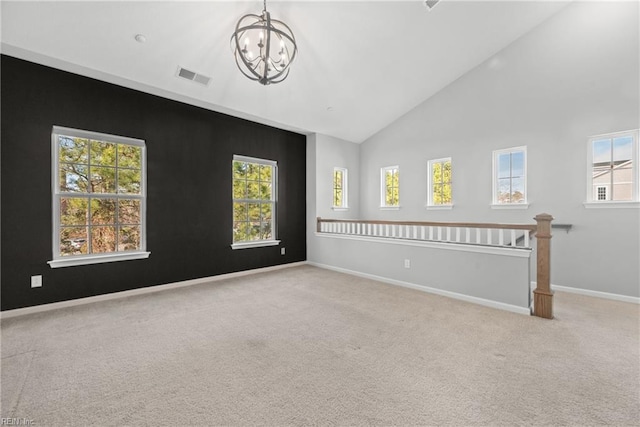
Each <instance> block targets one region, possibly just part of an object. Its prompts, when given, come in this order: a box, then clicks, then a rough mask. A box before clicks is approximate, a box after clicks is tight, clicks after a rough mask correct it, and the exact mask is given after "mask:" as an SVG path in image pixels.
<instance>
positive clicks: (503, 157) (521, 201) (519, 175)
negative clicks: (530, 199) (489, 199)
mask: <svg viewBox="0 0 640 427" xmlns="http://www.w3.org/2000/svg"><path fill="white" fill-rule="evenodd" d="M492 206H493V207H514V208H517V207H522V208H526V207H527V206H528V205H527V147H515V148H509V149H506V150H496V151H494V152H493V205H492Z"/></svg>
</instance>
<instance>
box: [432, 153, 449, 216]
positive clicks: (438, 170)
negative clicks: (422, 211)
mask: <svg viewBox="0 0 640 427" xmlns="http://www.w3.org/2000/svg"><path fill="white" fill-rule="evenodd" d="M427 169H428V172H427V192H428V194H427V206H432V207H433V206H439V207H451V206H452V205H453V201H452V200H453V199H452V197H451V157H448V158H446V159H437V160H429V163H428V167H427Z"/></svg>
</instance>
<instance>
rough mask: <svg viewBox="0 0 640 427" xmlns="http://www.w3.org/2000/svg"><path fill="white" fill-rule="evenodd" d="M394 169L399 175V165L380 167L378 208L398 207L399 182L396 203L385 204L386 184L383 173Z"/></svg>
mask: <svg viewBox="0 0 640 427" xmlns="http://www.w3.org/2000/svg"><path fill="white" fill-rule="evenodd" d="M390 170H395V171H396V173H397V174H398V177H399V176H400V166H397V165H396V166H385V167H383V168H380V209H382V210H397V209H400V184H399V183H398V204H397V205H387V197H386V195H387V184H386V180H385V175H386V172H387V171H390Z"/></svg>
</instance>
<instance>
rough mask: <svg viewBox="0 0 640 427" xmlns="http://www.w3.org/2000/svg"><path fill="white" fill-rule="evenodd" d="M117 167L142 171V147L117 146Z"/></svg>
mask: <svg viewBox="0 0 640 427" xmlns="http://www.w3.org/2000/svg"><path fill="white" fill-rule="evenodd" d="M118 167H121V168H132V169H142V147H137V146H134V145H125V144H118Z"/></svg>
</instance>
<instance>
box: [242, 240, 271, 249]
mask: <svg viewBox="0 0 640 427" xmlns="http://www.w3.org/2000/svg"><path fill="white" fill-rule="evenodd" d="M279 244H280V240H256V241H254V242H240V243H233V244H232V245H231V249H234V250H235V249H249V248H261V247H263V246H278V245H279Z"/></svg>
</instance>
